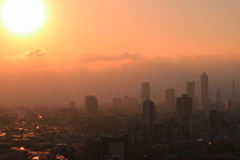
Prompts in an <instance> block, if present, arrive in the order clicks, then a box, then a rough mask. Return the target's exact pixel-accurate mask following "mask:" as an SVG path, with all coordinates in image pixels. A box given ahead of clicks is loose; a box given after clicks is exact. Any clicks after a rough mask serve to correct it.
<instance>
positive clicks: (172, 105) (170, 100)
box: [165, 88, 176, 112]
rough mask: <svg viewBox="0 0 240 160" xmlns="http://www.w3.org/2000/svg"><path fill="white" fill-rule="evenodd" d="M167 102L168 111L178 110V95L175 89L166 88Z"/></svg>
mask: <svg viewBox="0 0 240 160" xmlns="http://www.w3.org/2000/svg"><path fill="white" fill-rule="evenodd" d="M165 103H166V107H167V111H170V112H176V96H175V89H172V88H171V89H166V90H165Z"/></svg>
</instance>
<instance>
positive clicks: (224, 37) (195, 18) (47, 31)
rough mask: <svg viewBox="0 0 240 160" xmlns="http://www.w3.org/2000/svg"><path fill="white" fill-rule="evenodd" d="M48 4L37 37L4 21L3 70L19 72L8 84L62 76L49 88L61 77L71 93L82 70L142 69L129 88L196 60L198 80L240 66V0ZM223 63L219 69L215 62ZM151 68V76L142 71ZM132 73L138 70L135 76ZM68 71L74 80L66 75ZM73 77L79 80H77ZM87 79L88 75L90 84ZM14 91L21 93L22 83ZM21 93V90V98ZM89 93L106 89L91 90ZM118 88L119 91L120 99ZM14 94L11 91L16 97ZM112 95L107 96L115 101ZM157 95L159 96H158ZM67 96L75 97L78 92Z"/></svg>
mask: <svg viewBox="0 0 240 160" xmlns="http://www.w3.org/2000/svg"><path fill="white" fill-rule="evenodd" d="M2 1H3V0H1V2H2ZM43 2H44V4H45V5H46V7H47V10H48V17H47V21H46V24H45V25H44V26H43V27H42V28H41V30H40V31H38V32H36V33H34V34H32V35H26V36H17V35H14V34H12V33H10V32H8V31H6V30H5V29H3V26H0V27H1V28H2V29H1V30H0V53H1V63H0V65H1V68H0V72H1V73H2V74H3V75H6V76H7V75H8V74H12V79H11V81H10V80H9V79H7V78H5V80H4V81H3V82H2V85H4V83H8V82H9V81H10V82H12V84H14V85H15V86H18V85H19V86H24V85H21V84H22V83H23V82H24V81H25V78H26V77H28V78H29V77H31V76H32V75H33V74H38V73H39V76H40V75H42V74H50V75H56V76H54V77H55V78H56V79H55V80H53V79H54V78H53V79H52V80H51V83H49V84H48V85H50V84H52V81H58V83H62V84H61V86H67V87H65V89H64V90H68V89H66V88H68V87H70V86H71V85H72V87H74V86H75V87H76V86H80V84H79V85H74V84H75V83H77V80H78V78H76V76H75V75H76V74H80V73H81V75H82V76H80V77H82V79H84V76H86V77H97V76H99V75H98V74H100V73H102V74H103V75H101V76H105V77H111V74H113V73H116V72H120V73H122V72H123V73H124V71H125V72H128V73H126V75H128V76H129V75H135V74H136V76H135V78H134V77H132V79H131V80H129V83H128V85H132V84H133V83H136V84H137V83H139V84H140V83H141V81H145V80H148V81H150V82H151V80H152V81H156V83H157V79H159V77H156V78H154V75H158V74H160V73H159V72H160V70H161V74H162V75H165V74H166V73H163V72H164V70H162V69H159V68H160V67H163V68H166V72H168V71H172V72H174V69H171V68H175V69H176V68H178V67H180V66H183V67H184V66H186V64H189V65H191V68H192V69H193V72H194V74H190V73H189V75H194V76H192V77H191V76H190V77H191V78H192V79H193V78H195V79H198V77H196V76H198V75H199V74H200V73H201V71H203V70H205V71H210V72H212V73H215V71H216V70H218V67H220V65H219V64H229V65H228V67H229V70H231V69H232V68H234V67H237V68H239V66H238V65H237V64H238V62H239V61H240V58H239V54H240V40H239V37H240V30H239V28H240V21H239V19H240V10H239V8H240V1H239V0H227V1H226V0H211V1H209V0H201V1H195V0H181V1H179V0H167V1H166V0H121V1H112V0H104V1H99V0H91V1H89V0H68V1H66V0H51V1H47V0H43ZM193 62H194V63H193ZM205 62H206V63H205ZM216 63H218V65H219V66H215V64H216ZM194 64H198V65H197V66H195V65H194ZM239 64H240V63H239ZM176 66H178V67H176ZM128 67H130V68H131V69H130V70H129V69H128ZM186 68H187V67H186ZM144 69H145V72H146V74H145V73H143V72H140V70H144ZM157 69H159V72H158V71H157ZM131 71H132V73H134V74H131V73H130V72H131ZM88 72H91V73H92V75H91V74H90V73H88ZM99 72H100V73H99ZM188 72H190V71H188ZM196 72H198V73H196ZM150 73H151V75H150ZM141 74H142V76H141ZM17 75H18V77H19V76H20V80H19V84H18V85H17V83H16V82H15V79H16V78H15V77H16V76H17ZM23 75H24V76H23ZM67 75H68V76H69V79H67V80H66V77H65V76H67ZM126 75H125V76H126ZM144 75H148V76H149V78H146V77H144ZM167 75H168V74H167ZM167 75H166V76H167ZM175 75H176V74H175ZM217 75H218V74H217V73H216V76H217ZM219 76H220V75H219ZM9 77H11V76H9ZM57 77H58V78H57ZM136 77H138V78H136ZM169 77H171V76H169ZM232 77H233V78H234V76H232ZM40 79H41V78H40ZM57 79H58V80H57ZM72 79H75V80H73V84H70V83H71V80H72ZM80 79H81V78H80ZM187 80H188V79H187V78H185V79H184V81H187ZM230 80H231V79H230ZM36 81H37V80H36ZM102 81H104V78H103V79H102ZM162 81H163V80H162ZM166 81H167V80H166ZM112 82H116V83H117V84H118V83H120V82H121V81H120V80H119V78H118V79H114V78H113V80H112ZM123 82H125V81H124V80H123ZM130 82H131V83H130ZM84 83H85V82H84V80H82V84H83V85H84ZM92 83H93V82H92ZM116 83H114V84H116ZM126 83H127V81H126ZM0 85H1V84H0ZM9 85H10V83H9ZM14 85H12V86H14ZM32 85H33V84H32ZM45 85H47V84H45ZM156 85H157V84H156ZM183 85H184V84H183ZM43 86H44V85H43ZM50 86H51V85H50ZM100 86H101V85H98V87H97V86H96V88H98V89H96V90H101V87H100ZM176 86H177V85H176ZM25 87H26V86H25ZM135 87H136V88H134V89H135V91H134V92H133V91H129V92H130V93H129V94H134V96H139V95H138V92H139V90H137V89H138V87H139V86H138V85H136V86H135ZM166 87H168V85H166ZM169 87H171V85H169ZM173 87H174V85H173ZM12 88H14V87H12ZM20 88H21V87H20ZM23 88H24V87H23ZM26 88H27V87H26ZM63 88H64V87H63ZM76 88H81V87H76ZM164 88H165V87H161V88H159V90H160V89H162V90H163V89H164ZM6 90H8V88H7V87H6ZM12 90H16V87H15V88H14V89H12ZM76 90H77V89H76ZM182 90H183V89H182ZM19 92H20V91H18V92H16V95H17V93H19ZM39 92H41V93H42V92H44V91H39ZM56 92H57V91H56ZM69 92H71V94H70V93H69V95H73V97H75V98H76V97H78V96H76V95H77V94H79V93H78V91H69ZM84 92H86V93H93V94H95V93H96V94H98V93H100V91H99V92H98V91H96V92H95V91H94V89H86V88H85V89H84ZM109 92H110V91H109ZM126 92H128V91H121V90H119V94H120V95H121V94H128V93H126ZM14 93H15V92H14ZM29 93H31V91H30V90H29ZM117 93H118V92H117V91H116V96H117ZM52 94H54V93H52ZM10 95H11V94H10V93H9V97H11V96H10ZM62 96H63V95H62ZM106 96H107V93H106V95H105V97H106ZM36 97H38V96H36ZM105 97H104V96H103V97H102V99H107V98H105ZM157 97H158V96H155V99H157ZM67 98H69V99H70V98H71V96H68V97H67ZM67 98H66V99H67ZM23 99H24V98H23ZM73 99H74V98H73ZM26 101H27V100H16V102H26Z"/></svg>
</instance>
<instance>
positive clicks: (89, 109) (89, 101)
mask: <svg viewBox="0 0 240 160" xmlns="http://www.w3.org/2000/svg"><path fill="white" fill-rule="evenodd" d="M85 107H86V113H87V115H88V116H90V117H93V116H96V115H97V112H98V100H97V97H95V96H86V97H85Z"/></svg>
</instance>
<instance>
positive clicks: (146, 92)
mask: <svg viewBox="0 0 240 160" xmlns="http://www.w3.org/2000/svg"><path fill="white" fill-rule="evenodd" d="M141 96H142V103H144V102H145V101H146V100H149V99H150V83H149V82H144V83H142V93H141Z"/></svg>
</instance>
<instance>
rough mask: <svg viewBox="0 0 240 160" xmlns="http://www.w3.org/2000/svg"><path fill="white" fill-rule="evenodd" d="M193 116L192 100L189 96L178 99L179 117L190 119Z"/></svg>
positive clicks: (185, 95) (184, 95)
mask: <svg viewBox="0 0 240 160" xmlns="http://www.w3.org/2000/svg"><path fill="white" fill-rule="evenodd" d="M191 116H192V98H191V97H189V96H188V95H187V94H183V95H182V97H177V117H179V118H182V119H189V118H190V117H191Z"/></svg>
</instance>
